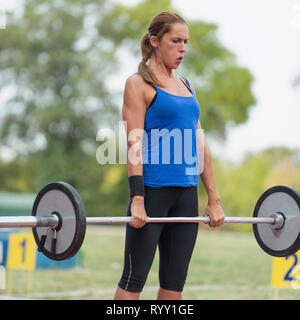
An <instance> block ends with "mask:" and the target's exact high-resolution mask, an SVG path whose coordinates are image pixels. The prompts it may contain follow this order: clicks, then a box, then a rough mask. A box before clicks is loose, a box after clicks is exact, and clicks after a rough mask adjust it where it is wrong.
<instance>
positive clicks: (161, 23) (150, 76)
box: [138, 11, 187, 87]
mask: <svg viewBox="0 0 300 320" xmlns="http://www.w3.org/2000/svg"><path fill="white" fill-rule="evenodd" d="M174 23H184V24H186V25H187V23H186V22H185V20H184V19H183V18H182V17H180V16H179V15H178V14H177V13H174V12H166V11H164V12H161V13H159V14H158V15H156V16H155V17H154V18H153V20H152V21H151V23H150V26H149V28H148V32H147V33H146V34H145V35H144V36H143V38H142V40H141V51H142V58H143V59H142V61H141V62H140V63H139V66H138V71H139V73H140V75H141V76H142V77H143V78H144V80H145V81H146V82H148V83H149V84H151V85H155V86H158V87H164V86H163V85H162V83H160V82H159V81H158V80H157V78H156V76H155V74H154V72H152V71H151V69H150V68H149V67H148V65H147V61H148V60H149V59H150V58H151V56H152V54H153V53H154V47H152V46H151V43H150V41H149V40H150V37H151V36H156V37H157V39H158V41H160V40H161V39H162V37H163V35H164V34H165V33H168V32H169V31H170V30H171V25H172V24H174Z"/></svg>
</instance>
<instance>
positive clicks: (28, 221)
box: [0, 213, 284, 229]
mask: <svg viewBox="0 0 300 320" xmlns="http://www.w3.org/2000/svg"><path fill="white" fill-rule="evenodd" d="M130 222H131V217H87V218H86V224H91V225H99V224H123V223H125V224H126V223H130ZM176 222H177V223H209V222H210V218H209V217H204V216H203V217H201V216H200V217H185V218H180V217H174V218H149V217H148V219H147V223H176ZM224 223H250V224H255V223H257V224H272V225H274V226H275V228H277V229H279V228H281V227H282V225H283V223H284V218H283V216H282V215H281V214H279V213H274V214H273V216H270V218H251V217H225V219H224ZM58 225H59V218H58V216H57V215H55V214H51V215H50V216H49V217H33V216H16V217H13V216H2V217H0V228H26V227H27V228H40V227H49V228H52V229H55V228H56V227H57V226H58Z"/></svg>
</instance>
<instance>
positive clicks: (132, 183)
mask: <svg viewBox="0 0 300 320" xmlns="http://www.w3.org/2000/svg"><path fill="white" fill-rule="evenodd" d="M128 183H129V190H130V197H133V196H145V188H144V176H130V177H128Z"/></svg>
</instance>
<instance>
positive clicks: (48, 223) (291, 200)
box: [0, 182, 300, 260]
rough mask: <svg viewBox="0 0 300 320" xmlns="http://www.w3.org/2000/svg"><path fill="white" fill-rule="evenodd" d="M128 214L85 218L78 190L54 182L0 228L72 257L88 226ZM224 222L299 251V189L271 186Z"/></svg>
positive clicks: (279, 250)
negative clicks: (250, 208)
mask: <svg viewBox="0 0 300 320" xmlns="http://www.w3.org/2000/svg"><path fill="white" fill-rule="evenodd" d="M209 221H210V218H209V217H204V216H199V217H185V218H179V217H169V218H160V217H153V218H152V217H151V218H148V223H204V222H207V223H208V222H209ZM130 222H131V217H86V211H85V207H84V204H83V201H82V199H81V197H80V195H79V193H78V192H77V190H76V189H75V188H74V187H72V186H71V185H70V184H68V183H66V182H52V183H49V184H47V185H45V186H44V187H43V188H42V189H41V190H40V191H39V192H38V194H37V196H36V198H35V200H34V204H33V207H32V215H31V216H16V217H12V216H8V217H4V216H2V217H0V228H25V227H30V228H33V235H34V239H35V241H36V244H37V248H38V250H39V251H41V252H42V253H43V254H44V255H45V256H47V257H48V258H50V259H53V260H66V259H69V258H71V257H72V256H74V255H75V254H76V253H77V252H78V250H79V249H80V248H81V245H82V243H83V241H84V237H85V232H86V225H87V224H91V225H92V224H122V223H130ZM224 223H250V224H252V225H253V232H254V236H255V238H256V241H257V243H258V244H259V246H260V247H261V248H262V249H263V250H264V251H265V252H266V253H268V254H269V255H271V256H276V257H285V256H289V255H292V254H294V253H295V252H296V251H298V250H299V249H300V193H299V191H297V190H296V189H294V188H292V187H288V186H274V187H271V188H270V189H268V190H266V191H265V192H264V193H263V194H262V195H261V196H260V197H259V199H258V201H257V203H256V205H255V208H254V212H253V217H225V219H224Z"/></svg>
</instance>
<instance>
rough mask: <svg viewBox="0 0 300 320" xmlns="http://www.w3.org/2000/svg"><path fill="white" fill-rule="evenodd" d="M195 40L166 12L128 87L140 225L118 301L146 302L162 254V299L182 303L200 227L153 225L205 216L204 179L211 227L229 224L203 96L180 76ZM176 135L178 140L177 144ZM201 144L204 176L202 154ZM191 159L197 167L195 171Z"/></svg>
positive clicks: (128, 244)
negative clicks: (200, 189)
mask: <svg viewBox="0 0 300 320" xmlns="http://www.w3.org/2000/svg"><path fill="white" fill-rule="evenodd" d="M188 36H189V29H188V25H187V23H186V22H185V21H184V19H183V18H181V17H180V16H179V15H178V14H175V13H171V12H161V13H160V14H158V15H157V16H155V17H154V19H153V20H152V22H151V24H150V26H149V28H148V32H147V34H145V35H144V37H143V38H142V40H141V51H142V56H143V60H142V62H141V63H140V64H139V68H138V73H136V74H133V75H131V76H130V77H129V78H128V79H127V81H126V84H125V90H124V101H123V112H122V114H123V120H124V121H126V133H127V140H128V146H129V148H128V181H129V188H130V201H129V205H128V210H127V215H131V216H132V220H131V223H130V224H129V225H127V227H126V241H125V253H124V269H123V273H122V277H121V280H120V282H119V285H118V288H117V291H116V294H115V299H126V300H130V299H138V298H139V295H140V293H141V291H142V289H143V287H144V284H145V282H146V279H147V276H148V272H149V270H150V268H151V265H152V262H153V259H154V256H155V251H156V248H157V246H158V247H159V258H160V263H159V281H160V288H159V292H158V296H157V298H158V299H168V300H169V299H171V300H175V299H181V298H182V291H183V288H184V283H185V280H186V276H187V271H188V266H189V262H190V259H191V256H192V252H193V249H194V245H195V242H196V237H197V232H198V224H196V223H195V224H194V223H190V224H183V223H172V224H164V223H157V224H156V223H155V224H147V217H193V216H198V194H197V185H198V180H199V175H200V177H201V180H202V182H203V185H204V187H205V190H206V192H207V196H208V203H207V206H206V209H205V215H206V216H209V217H210V223H209V224H210V226H211V227H217V226H220V225H221V224H222V223H223V222H224V213H223V210H222V208H221V206H220V198H219V195H218V192H217V188H216V183H215V175H214V170H213V165H212V158H211V153H210V150H209V147H208V145H207V143H206V141H205V139H204V137H203V136H202V139H201V137H200V133H201V132H202V131H201V130H200V129H201V126H200V121H199V116H200V105H199V103H198V101H197V98H196V94H195V89H194V87H193V85H192V83H191V82H190V81H188V80H187V79H185V78H183V79H182V78H180V77H177V76H175V75H174V74H173V70H174V69H177V68H178V67H179V65H180V63H181V62H182V59H183V56H184V54H185V52H186V42H187V41H188ZM148 60H149V61H148ZM147 62H148V63H147ZM197 129H198V130H197ZM141 131H142V132H143V136H142V137H141V136H140V140H139V144H137V142H136V141H133V139H132V138H131V139H129V136H130V134H131V133H132V132H141ZM170 132H171V133H172V137H173V138H174V139H170ZM158 133H159V134H158ZM188 133H189V134H190V137H191V146H190V148H189V151H187V149H188V148H187V145H188V142H187V140H188V139H187V137H186V136H189V135H188ZM157 134H158V136H157ZM176 134H177V135H176ZM184 135H186V136H184ZM145 137H147V139H145ZM178 137H179V138H178ZM180 137H181V139H180ZM155 138H156V139H155ZM177 138H178V139H177ZM155 141H156V143H155ZM166 141H167V142H169V144H167V143H165V142H166ZM172 141H174V142H173V144H174V145H173V144H172ZM201 141H203V148H202V149H203V150H202V152H204V169H203V171H202V172H200V171H199V154H198V152H199V151H200V149H201V146H200V144H201ZM166 145H167V146H168V148H167V150H166V149H165V148H164V147H165V146H166ZM137 146H139V147H137ZM178 147H179V148H178ZM132 149H134V150H135V155H137V157H139V161H133V160H132V159H133V157H132V154H130V151H129V150H131V151H132ZM160 150H163V151H162V152H161V153H160ZM178 150H179V151H178ZM165 153H167V156H166V154H165ZM178 153H179V156H180V157H179V158H180V159H181V161H178ZM187 153H188V154H187ZM154 159H155V161H154ZM166 159H168V160H169V161H168V162H167V163H166V161H164V160H166ZM191 159H194V160H195V161H194V162H192V163H191V161H190V160H191ZM135 160H136V159H135Z"/></svg>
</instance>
